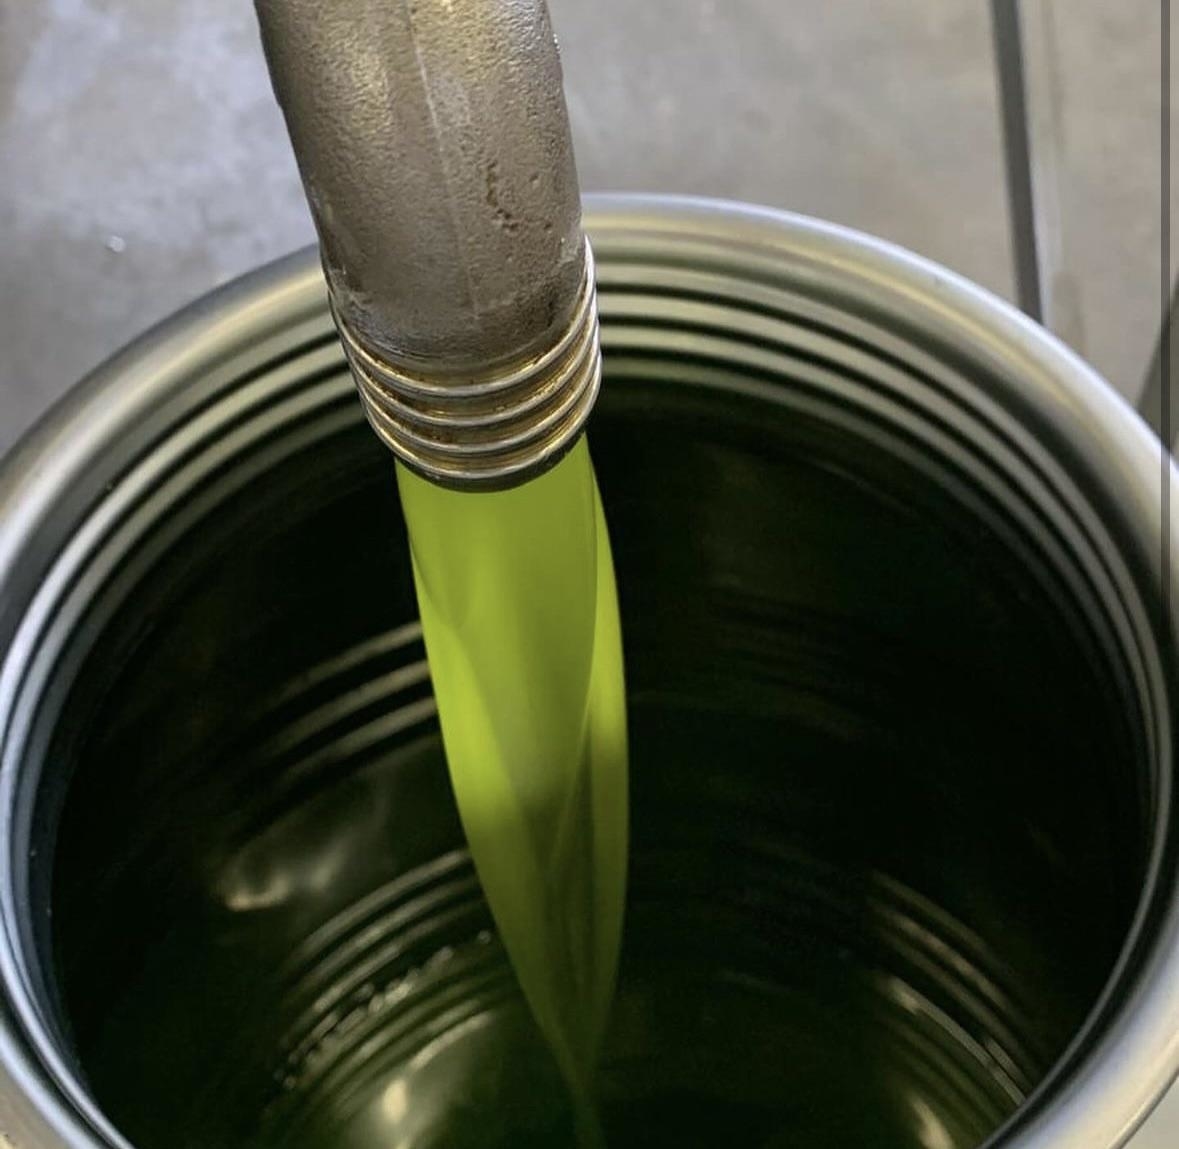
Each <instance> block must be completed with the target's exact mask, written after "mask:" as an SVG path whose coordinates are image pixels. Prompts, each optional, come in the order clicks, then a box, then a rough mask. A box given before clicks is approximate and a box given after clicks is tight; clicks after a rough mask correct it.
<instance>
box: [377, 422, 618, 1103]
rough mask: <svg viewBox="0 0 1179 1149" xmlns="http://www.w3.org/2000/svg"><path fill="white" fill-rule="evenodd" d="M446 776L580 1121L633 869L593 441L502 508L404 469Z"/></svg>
mask: <svg viewBox="0 0 1179 1149" xmlns="http://www.w3.org/2000/svg"><path fill="white" fill-rule="evenodd" d="M397 473H398V485H399V488H400V492H401V500H402V505H403V507H404V511H405V517H406V521H407V523H408V526H409V537H410V545H411V551H412V555H413V566H414V578H415V582H416V587H417V595H418V604H419V609H420V612H421V617H422V627H423V631H424V634H425V641H426V651H427V655H428V658H429V662H430V670H431V677H432V679H433V684H434V693H435V697H436V699H437V704H438V713H439V717H440V721H441V726H442V736H443V742H444V744H445V748H446V757H447V761H448V764H449V769H450V775H451V780H452V784H453V787H454V792H455V796H456V798H457V802H458V809H459V813H460V816H461V818H462V822H463V828H464V830H465V832H466V836H467V840H468V842H469V845H470V848H471V852H472V855H473V858H474V862H475V866H476V869H477V871H478V874H479V877H480V880H481V882H482V885H483V889H484V892H485V894H486V897H487V900H488V903H489V904H490V907H491V912H492V914H493V916H494V918H495V921H496V925H497V927H498V930H499V932H500V935H501V937H502V940H503V944H504V947H505V949H506V950H507V953H508V955H509V957H510V958H511V961H512V964H513V966H514V968H515V971H516V975H517V978H518V980H519V982H520V985H521V988H522V990H523V993H524V996H525V998H526V999H527V1001H528V1004H529V1006H530V1008H531V1010H532V1012H533V1015H534V1016H535V1018H536V1021H537V1023H538V1025H539V1027H540V1029H541V1031H542V1032H543V1034H544V1035H545V1038H546V1039H547V1041H548V1042H549V1044H550V1046H551V1048H552V1050H553V1053H554V1056H555V1057H556V1059H557V1061H558V1063H559V1065H560V1067H561V1070H562V1072H563V1073H564V1075H565V1076H566V1078H567V1079H568V1080H569V1082H570V1085H571V1087H572V1090H573V1092H574V1096H575V1099H577V1100H578V1102H579V1103H582V1104H584V1103H585V1102H586V1099H587V1098H588V1095H589V1085H590V1078H591V1076H592V1072H593V1067H594V1063H595V1061H596V1058H597V1055H598V1051H599V1048H600V1044H601V1041H602V1036H603V1031H604V1028H605V1023H606V1018H607V1014H608V1012H609V1009H610V1003H611V999H612V996H613V992H614V981H615V976H616V972H617V965H618V951H619V945H620V938H621V930H622V917H623V906H624V900H625V885H626V860H627V839H628V826H627V734H626V707H625V691H624V684H623V666H622V643H621V633H620V629H619V620H618V600H617V591H616V588H615V584H614V568H613V560H612V558H611V553H610V541H609V538H608V535H607V531H606V523H605V519H604V517H603V513H602V507H601V503H600V500H599V496H598V489H597V483H596V481H595V478H594V472H593V467H592V465H591V462H590V456H589V450H588V448H587V446H586V443H585V440H584V438H583V439H582V440H581V441H580V442H579V443H578V444H577V445H576V446H575V447H574V448H573V450H572V451H571V452H570V453H569V454H568V455H567V456H566V457H565V458H564V459H563V460H562V461H561V462H560V463H559V464H558V465H557V466H556V467H554V468H553V469H552V470H550V471H548V472H547V473H545V474H544V475H542V476H541V477H539V478H537V479H534V480H532V481H530V482H528V483H526V484H524V485H522V486H519V487H516V488H513V489H511V490H506V491H497V492H492V493H482V492H481V493H476V494H472V493H467V492H456V491H451V490H446V489H443V488H441V487H438V486H435V485H433V484H431V483H429V482H427V481H426V480H424V479H422V478H420V477H418V476H417V475H415V474H413V473H411V472H410V471H408V470H407V469H406V468H404V467H403V466H401V465H400V464H398V468H397Z"/></svg>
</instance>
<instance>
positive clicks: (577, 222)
mask: <svg viewBox="0 0 1179 1149" xmlns="http://www.w3.org/2000/svg"><path fill="white" fill-rule="evenodd" d="M256 6H257V10H258V16H259V22H260V25H261V28H262V39H263V43H264V45H265V47H266V55H267V60H268V62H269V64H270V72H271V76H272V78H273V81H274V87H275V92H276V94H277V96H278V99H279V104H280V105H281V107H282V109H283V112H284V115H285V117H286V122H287V129H288V131H289V132H290V135H291V142H292V143H293V145H294V149H295V156H296V158H297V160H298V163H299V169H300V172H301V174H302V177H303V185H304V187H305V189H306V192H307V199H308V201H309V203H310V205H311V211H312V215H313V217H314V219H315V224H316V228H317V230H318V232H319V242H320V248H321V251H322V253H323V265H324V270H325V273H326V276H327V282H328V288H329V291H330V292H331V296H332V300H333V305H334V309H335V314H336V317H337V320H338V322H339V324H340V325H341V329H342V330H343V331H344V334H345V343H346V345H347V347H348V350H349V359H350V362H351V363H352V366H353V370H354V374H355V375H356V380H357V384H358V385H359V387H360V389H361V392H362V395H363V396H364V400H365V407H366V411H367V413H368V415H369V419H370V420H371V422H372V424H373V426H374V428H375V429H376V430H377V432H378V434H379V435H380V436H381V438H382V439H383V440H384V442H385V443H386V444H387V445H388V446H390V447H392V449H393V450H394V451H395V452H396V453H397V454H398V455H399V457H401V458H402V460H403V461H404V462H406V463H407V464H409V465H410V466H412V467H414V468H415V469H416V470H418V471H420V472H421V473H422V474H424V475H426V476H427V477H428V478H432V479H435V480H437V481H445V482H451V483H456V484H460V485H474V484H478V485H483V486H497V485H503V484H504V483H506V482H509V481H512V480H513V479H516V480H518V479H520V478H521V477H522V475H523V476H527V475H528V474H531V473H533V472H535V471H536V470H539V469H543V468H544V467H547V466H551V465H552V464H553V463H555V462H556V461H557V460H558V459H559V458H560V457H561V455H562V454H563V453H564V451H565V450H567V449H568V447H569V446H570V445H571V443H572V442H573V441H574V440H575V439H576V437H577V435H578V434H579V433H580V431H581V428H582V427H583V426H584V424H585V420H586V418H587V416H588V414H589V411H590V409H591V408H592V406H593V400H594V397H595V396H596V393H597V381H598V378H599V370H600V369H599V361H598V341H597V322H596V317H597V313H596V310H595V308H594V305H593V279H592V276H591V275H590V274H589V267H590V264H591V262H592V261H589V260H588V258H587V253H586V249H585V240H584V237H583V235H582V230H581V199H580V194H579V192H578V186H577V170H576V167H575V164H574V159H573V144H572V139H571V136H570V130H569V117H568V114H567V112H566V110H565V95H564V89H563V87H562V79H561V65H560V58H559V56H558V54H557V46H556V41H555V39H554V36H553V30H552V25H551V22H550V20H549V13H548V8H547V6H546V4H545V0H473V2H468V3H463V4H460V5H457V6H456V5H452V4H432V3H431V4H419V3H415V2H414V0H396V2H394V3H385V2H382V3H373V2H371V0H347V2H345V3H336V4H331V5H328V6H326V7H325V6H324V5H323V4H321V3H319V2H318V0H296V2H294V3H292V2H291V0H258V3H257V5H256Z"/></svg>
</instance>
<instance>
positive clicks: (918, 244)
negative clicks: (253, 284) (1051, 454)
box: [0, 0, 1158, 451]
mask: <svg viewBox="0 0 1179 1149" xmlns="http://www.w3.org/2000/svg"><path fill="white" fill-rule="evenodd" d="M1039 2H1042V0H1026V3H1028V4H1034V3H1039ZM1057 4H1058V8H1060V9H1061V10H1063V9H1065V8H1067V14H1068V19H1067V21H1065V20H1061V21H1059V23H1060V26H1061V35H1060V42H1061V52H1062V61H1063V70H1064V76H1065V80H1064V92H1063V101H1064V109H1065V126H1066V137H1067V143H1068V151H1067V155H1066V171H1065V174H1066V180H1065V183H1066V192H1067V196H1066V201H1065V206H1066V209H1067V211H1068V230H1067V232H1066V240H1067V244H1066V254H1067V257H1068V259H1069V261H1070V263H1071V264H1072V265H1073V267H1074V269H1075V270H1076V272H1077V275H1078V278H1079V281H1080V285H1081V293H1082V301H1081V302H1082V309H1081V310H1082V318H1083V322H1084V334H1083V338H1080V339H1078V342H1080V343H1081V344H1082V348H1081V349H1082V350H1083V351H1084V352H1085V353H1087V354H1088V355H1089V356H1090V357H1091V358H1092V360H1093V361H1094V362H1095V363H1096V365H1097V366H1098V367H1099V368H1100V369H1101V370H1102V371H1103V372H1104V373H1105V374H1106V375H1107V377H1109V378H1110V379H1112V380H1113V382H1114V383H1115V384H1116V385H1117V386H1119V387H1120V388H1121V389H1122V390H1124V391H1126V392H1127V393H1134V392H1135V391H1136V389H1137V388H1138V386H1139V383H1140V380H1141V377H1142V372H1143V367H1144V365H1145V362H1146V358H1147V351H1148V348H1149V345H1150V343H1151V341H1152V339H1153V336H1154V331H1155V327H1156V325H1157V280H1158V252H1157V245H1158V238H1157V237H1158V226H1157V217H1158V170H1157V169H1158V147H1157V138H1158V109H1157V88H1158V84H1157V75H1158V72H1157V63H1156V58H1157V55H1158V53H1157V47H1156V46H1155V45H1156V43H1157V36H1158V27H1157V15H1156V13H1157V4H1156V3H1155V2H1154V0H1120V2H1119V3H1118V4H1112V3H1109V0H1063V2H1062V0H1057ZM552 8H553V15H554V20H555V23H556V25H557V29H558V32H559V34H560V37H561V40H562V44H563V49H564V58H565V65H566V73H567V81H568V90H569V103H570V108H571V113H572V118H573V122H574V129H575V133H576V139H577V147H578V157H579V163H580V167H581V172H582V180H583V183H584V185H585V187H586V188H587V189H608V188H612V189H643V190H663V191H677V192H689V193H698V194H704V195H718V196H732V197H736V198H740V199H747V200H753V201H759V202H762V203H768V204H773V205H776V206H780V207H787V208H792V209H794V210H797V211H802V212H807V213H811V214H815V215H820V216H825V217H827V218H830V219H834V220H837V221H840V222H843V223H847V224H850V225H852V226H855V227H859V228H863V229H865V230H868V231H872V232H876V233H878V234H880V235H883V236H886V237H888V238H890V239H893V240H895V241H897V242H900V243H902V244H905V245H907V246H909V247H912V248H914V249H916V250H918V251H920V252H922V253H924V254H926V255H929V256H931V257H933V258H934V259H937V260H940V261H942V262H944V263H946V264H948V265H950V266H951V267H953V268H955V269H957V270H959V271H961V272H963V273H965V274H966V275H968V276H970V277H972V278H974V279H976V280H978V281H979V282H980V283H982V284H984V285H985V286H987V287H989V288H991V289H993V290H995V291H998V292H1000V293H1002V294H1010V292H1011V270H1010V267H1011V261H1010V253H1009V248H1008V240H1007V231H1006V219H1005V206H1004V199H1003V186H1002V176H1001V168H1000V164H999V139H998V130H997V126H996V111H995V92H994V84H993V75H992V64H991V54H990V41H989V28H988V24H987V18H986V5H985V4H983V3H981V2H975V3H965V2H964V0H952V2H948V3H947V2H946V0H837V2H834V3H822V4H806V5H798V4H789V3H787V2H786V0H642V2H636V0H552ZM0 237H2V247H0V451H3V449H4V448H5V447H7V446H8V445H10V444H11V443H12V442H13V440H14V439H15V438H16V436H17V435H18V434H19V433H20V432H21V431H22V430H23V429H24V428H25V427H26V426H27V425H28V423H29V422H30V421H31V420H32V419H33V418H35V417H36V415H37V414H38V413H39V412H40V411H41V410H42V409H43V408H44V407H45V406H46V405H47V404H48V403H49V402H51V401H52V400H53V399H54V398H55V397H56V396H57V395H59V394H60V393H61V392H62V391H63V390H64V389H66V388H67V387H68V386H69V385H70V384H71V383H72V382H73V381H74V380H75V379H77V378H78V377H79V376H80V375H81V374H83V373H84V372H85V371H87V370H88V369H89V368H90V367H92V366H93V365H94V364H96V363H97V362H98V361H100V360H101V359H102V358H104V357H105V356H106V355H108V354H109V353H110V352H111V351H113V350H114V349H116V348H117V347H118V346H119V345H121V344H122V343H124V342H125V341H126V340H128V339H129V338H130V337H131V336H133V335H134V334H135V333H137V332H138V331H141V330H142V329H143V328H144V327H146V326H147V325H148V324H150V323H152V322H154V321H155V320H156V319H158V318H160V317H161V316H163V315H164V314H166V313H168V312H169V311H171V310H173V309H175V308H176V307H177V306H179V305H180V304H182V303H184V302H185V301H187V300H189V299H191V298H193V297H194V296H196V295H199V294H200V293H201V292H203V291H205V290H207V289H208V288H210V287H212V286H214V285H215V284H218V283H221V282H223V281H224V280H226V279H229V278H231V277H233V276H235V275H237V274H239V273H240V272H242V271H244V270H246V269H247V268H249V267H251V266H253V265H255V264H257V263H259V262H261V261H263V260H267V259H270V258H271V257H273V256H276V255H278V254H280V253H282V252H285V251H287V250H289V249H290V248H292V247H295V246H297V245H299V244H303V243H306V242H308V241H309V240H310V239H311V228H310V224H309V221H308V218H307V213H306V209H305V207H304V205H303V201H302V197H301V194H300V190H299V187H298V183H297V180H296V175H295V170H294V165H293V163H292V160H291V157H290V155H289V152H288V147H287V142H286V139H285V137H284V135H283V131H282V125H281V122H280V119H279V116H278V113H277V111H276V109H275V107H274V105H273V102H272V99H271V96H270V92H269V89H268V86H267V80H266V76H265V72H264V69H263V64H262V59H261V55H260V51H259V46H258V42H257V35H256V31H255V28H254V23H253V15H252V6H251V5H250V4H248V3H246V2H245V0H184V2H183V3H181V2H180V0H0Z"/></svg>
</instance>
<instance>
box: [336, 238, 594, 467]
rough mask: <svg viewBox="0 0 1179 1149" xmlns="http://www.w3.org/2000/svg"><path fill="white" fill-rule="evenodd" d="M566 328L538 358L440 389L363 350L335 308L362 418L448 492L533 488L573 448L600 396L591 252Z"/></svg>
mask: <svg viewBox="0 0 1179 1149" xmlns="http://www.w3.org/2000/svg"><path fill="white" fill-rule="evenodd" d="M584 250H585V271H584V273H583V275H582V278H581V290H580V292H579V294H578V297H577V303H576V306H575V308H574V311H573V316H572V319H571V320H570V322H569V325H568V327H566V329H565V331H564V332H563V333H561V334H560V335H559V336H558V338H557V340H556V342H554V343H553V344H552V346H550V347H549V348H547V349H546V350H545V351H543V352H542V353H540V354H539V355H535V356H533V357H531V358H528V359H525V360H523V361H522V362H519V363H517V364H514V365H512V364H509V365H508V366H506V367H504V368H499V369H496V370H491V371H486V372H482V373H467V374H456V375H454V376H452V377H449V378H446V379H442V378H440V377H439V376H438V375H437V374H432V375H428V374H422V373H417V372H414V371H412V370H411V369H406V368H405V367H403V366H400V365H396V364H394V363H392V362H390V361H389V360H388V359H387V358H382V356H381V354H380V352H379V351H376V350H374V349H372V348H369V347H366V346H365V345H364V342H363V341H362V339H361V338H360V337H359V336H358V335H357V334H356V333H355V332H353V331H352V330H351V329H350V328H349V326H348V323H347V320H346V319H345V318H344V316H343V314H342V313H341V311H340V309H339V308H338V307H337V306H336V304H335V301H334V298H332V297H331V296H330V293H329V299H330V300H331V303H332V316H333V318H334V319H335V321H336V328H337V330H338V331H339V333H340V338H341V340H342V342H343V344H344V352H345V354H346V355H347V358H348V363H349V366H350V367H351V368H352V376H353V378H354V379H355V380H356V386H357V389H358V390H359V392H360V398H361V402H362V403H363V404H364V410H365V414H366V415H367V416H368V421H369V423H370V425H371V426H372V428H373V430H374V431H376V433H377V434H378V435H379V436H380V438H381V440H382V441H383V442H384V443H385V444H386V446H388V447H389V448H390V450H392V451H393V452H394V454H396V455H397V457H398V458H399V459H401V460H402V462H404V463H405V464H406V465H407V466H409V467H410V468H412V469H413V470H414V471H416V472H417V473H418V474H420V475H422V476H424V477H425V478H427V479H430V480H431V481H433V482H435V483H439V484H441V485H443V486H450V487H481V488H486V489H497V488H500V487H506V486H513V485H515V484H517V483H520V482H524V481H526V480H527V479H530V478H534V477H535V476H536V475H539V474H541V473H542V472H543V471H545V470H547V469H548V468H549V467H551V466H553V465H554V464H555V463H557V462H558V461H559V460H560V459H561V457H562V456H563V455H564V454H565V452H566V451H568V450H569V448H570V447H572V445H573V444H574V443H575V442H576V440H577V437H578V435H580V434H581V431H582V428H583V427H584V426H585V421H586V419H587V418H588V416H589V413H590V411H591V410H592V408H593V405H594V401H595V400H596V399H597V396H598V388H599V386H600V384H601V379H602V356H601V350H600V346H599V339H598V307H597V291H596V289H595V286H594V263H593V254H592V251H591V249H590V245H589V243H588V242H586V244H585V247H584Z"/></svg>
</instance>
